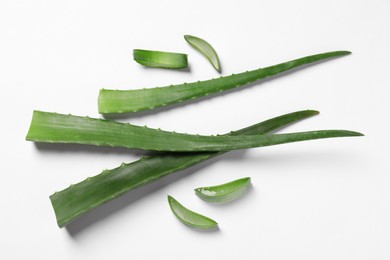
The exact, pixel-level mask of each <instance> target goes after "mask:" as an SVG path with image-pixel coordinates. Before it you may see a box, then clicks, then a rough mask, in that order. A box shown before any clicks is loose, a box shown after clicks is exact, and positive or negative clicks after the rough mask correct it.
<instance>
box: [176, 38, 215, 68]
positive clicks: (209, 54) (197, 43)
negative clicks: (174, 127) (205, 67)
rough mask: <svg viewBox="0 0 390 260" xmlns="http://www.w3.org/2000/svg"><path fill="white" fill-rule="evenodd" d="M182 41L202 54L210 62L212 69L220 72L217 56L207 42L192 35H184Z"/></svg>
mask: <svg viewBox="0 0 390 260" xmlns="http://www.w3.org/2000/svg"><path fill="white" fill-rule="evenodd" d="M184 39H185V40H186V41H187V42H188V43H189V44H190V45H191V46H192V47H194V48H195V49H196V50H198V51H199V52H200V53H202V54H203V55H204V56H205V57H206V58H207V59H208V60H209V61H210V63H211V65H213V67H214V69H216V70H217V71H218V72H221V64H220V62H219V58H218V54H217V52H216V51H215V50H214V48H213V47H212V46H211V45H210V44H209V43H208V42H206V41H205V40H203V39H201V38H199V37H196V36H192V35H184Z"/></svg>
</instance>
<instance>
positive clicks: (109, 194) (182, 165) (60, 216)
mask: <svg viewBox="0 0 390 260" xmlns="http://www.w3.org/2000/svg"><path fill="white" fill-rule="evenodd" d="M317 114H318V112H317V111H313V110H306V111H298V112H294V113H290V114H286V115H282V116H279V117H275V118H272V119H269V120H266V121H264V122H262V123H259V124H255V125H253V126H250V127H247V128H244V129H241V130H239V131H235V132H231V133H229V134H227V135H231V136H237V135H254V134H268V133H270V132H272V131H275V130H277V129H280V128H283V127H286V126H288V125H289V124H292V123H296V122H298V121H300V120H302V119H305V118H308V117H311V116H314V115H317ZM220 154H222V152H212V153H167V154H161V155H154V156H149V157H143V158H141V159H140V160H138V161H135V162H132V163H129V164H122V165H121V166H120V167H118V168H115V169H111V170H105V171H103V172H102V173H101V174H98V175H96V176H94V177H90V178H87V179H86V180H84V181H82V182H80V183H77V184H74V185H71V186H70V187H69V188H67V189H64V190H62V191H59V192H56V193H54V194H53V195H51V196H50V200H51V203H52V205H53V208H54V211H55V214H56V218H57V223H58V226H59V227H64V226H65V225H67V224H69V223H70V222H72V221H73V220H75V219H76V218H78V217H79V216H81V215H83V214H84V213H86V212H88V211H90V210H92V209H94V208H96V207H98V206H100V205H102V204H104V203H106V202H108V201H110V200H112V199H115V198H117V197H119V196H121V195H122V194H124V193H126V192H128V191H130V190H134V189H136V188H138V187H140V186H143V185H146V184H149V183H151V182H154V181H156V180H158V179H160V178H162V177H164V176H167V175H169V174H171V173H174V172H177V171H180V170H183V169H186V168H189V167H191V166H193V165H196V164H199V163H201V162H203V161H206V160H208V159H211V158H213V157H215V156H218V155H220Z"/></svg>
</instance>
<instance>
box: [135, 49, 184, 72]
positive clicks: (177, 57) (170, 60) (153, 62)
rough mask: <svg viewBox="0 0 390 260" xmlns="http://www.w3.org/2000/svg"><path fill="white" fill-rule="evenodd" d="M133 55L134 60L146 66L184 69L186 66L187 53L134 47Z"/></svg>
mask: <svg viewBox="0 0 390 260" xmlns="http://www.w3.org/2000/svg"><path fill="white" fill-rule="evenodd" d="M133 57H134V60H135V61H136V62H138V63H139V64H142V65H144V66H147V67H153V68H165V69H185V68H187V67H188V60H187V54H184V53H175V52H164V51H151V50H139V49H135V50H133Z"/></svg>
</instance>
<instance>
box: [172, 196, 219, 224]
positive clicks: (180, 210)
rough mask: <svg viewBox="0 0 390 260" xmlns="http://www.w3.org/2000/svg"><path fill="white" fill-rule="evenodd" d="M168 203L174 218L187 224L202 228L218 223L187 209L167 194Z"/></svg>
mask: <svg viewBox="0 0 390 260" xmlns="http://www.w3.org/2000/svg"><path fill="white" fill-rule="evenodd" d="M168 203H169V206H170V207H171V210H172V212H173V214H174V215H175V216H176V218H177V219H178V220H180V221H181V222H182V223H184V224H186V225H188V226H191V227H196V228H202V229H210V228H215V227H217V226H218V223H217V222H215V221H214V220H212V219H211V218H208V217H206V216H203V215H201V214H199V213H196V212H194V211H192V210H189V209H188V208H186V207H184V206H183V205H182V204H180V203H179V202H178V201H177V200H176V199H175V198H173V197H172V196H169V195H168Z"/></svg>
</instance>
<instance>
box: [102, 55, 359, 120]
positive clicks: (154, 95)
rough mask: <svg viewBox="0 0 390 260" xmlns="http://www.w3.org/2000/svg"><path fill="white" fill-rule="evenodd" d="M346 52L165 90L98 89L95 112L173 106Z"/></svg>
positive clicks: (172, 86)
mask: <svg viewBox="0 0 390 260" xmlns="http://www.w3.org/2000/svg"><path fill="white" fill-rule="evenodd" d="M350 53H351V52H349V51H334V52H327V53H321V54H316V55H311V56H307V57H304V58H300V59H296V60H292V61H288V62H284V63H280V64H277V65H274V66H270V67H266V68H260V69H256V70H252V71H247V72H243V73H239V74H233V75H230V76H225V77H220V78H217V79H211V80H206V81H198V82H192V83H184V84H179V85H171V86H166V87H157V88H148V89H136V90H109V89H101V90H100V93H99V99H98V106H99V113H101V114H114V113H127V112H137V111H141V110H147V109H154V108H157V107H162V106H168V105H173V104H176V103H180V102H183V101H186V100H190V99H197V98H199V97H202V96H207V95H210V94H214V93H217V92H223V91H226V90H229V89H233V88H237V87H241V86H244V85H247V84H249V83H251V82H255V81H257V80H260V79H264V78H267V77H270V76H274V75H277V74H280V73H282V72H285V71H288V70H291V69H294V68H297V67H301V66H303V65H307V64H310V63H314V62H318V61H321V60H325V59H329V58H334V57H340V56H344V55H347V54H350Z"/></svg>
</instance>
